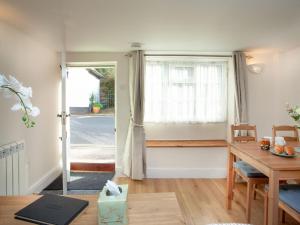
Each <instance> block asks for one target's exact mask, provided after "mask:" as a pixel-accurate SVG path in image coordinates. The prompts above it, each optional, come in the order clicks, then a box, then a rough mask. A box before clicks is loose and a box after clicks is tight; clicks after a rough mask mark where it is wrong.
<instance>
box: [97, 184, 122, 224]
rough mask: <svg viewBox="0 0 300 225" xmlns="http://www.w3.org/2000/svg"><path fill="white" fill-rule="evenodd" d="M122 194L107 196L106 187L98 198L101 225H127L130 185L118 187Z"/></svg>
mask: <svg viewBox="0 0 300 225" xmlns="http://www.w3.org/2000/svg"><path fill="white" fill-rule="evenodd" d="M118 186H119V187H120V188H121V189H122V192H121V194H120V195H119V196H109V195H107V193H108V192H107V191H108V190H107V188H106V187H104V188H103V190H102V191H101V192H100V194H99V198H98V216H99V217H98V223H99V225H125V224H128V218H127V193H128V185H127V184H126V185H118Z"/></svg>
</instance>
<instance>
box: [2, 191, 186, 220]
mask: <svg viewBox="0 0 300 225" xmlns="http://www.w3.org/2000/svg"><path fill="white" fill-rule="evenodd" d="M39 197H40V196H39V195H29V196H8V197H0V224H1V225H4V224H5V225H7V224H9V225H22V224H29V223H27V222H24V221H21V220H17V219H14V213H15V212H17V211H19V210H20V209H22V208H23V207H25V206H26V205H28V204H30V203H31V202H33V201H35V200H36V199H38V198H39ZM70 197H73V198H80V199H83V200H88V201H89V206H88V207H87V208H86V209H85V210H84V211H83V212H82V213H81V214H80V215H79V216H78V217H76V219H75V220H74V221H73V222H72V224H74V225H79V224H84V225H98V209H97V199H98V196H96V195H74V196H73V195H72V196H70ZM128 218H129V224H130V225H131V224H132V225H183V224H185V222H184V219H183V217H182V214H181V210H180V207H179V204H178V202H177V198H176V195H175V193H171V192H170V193H147V194H146V193H145V194H129V195H128Z"/></svg>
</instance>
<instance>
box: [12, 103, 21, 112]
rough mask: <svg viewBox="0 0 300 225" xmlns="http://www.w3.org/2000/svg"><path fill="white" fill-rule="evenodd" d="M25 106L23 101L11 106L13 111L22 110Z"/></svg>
mask: <svg viewBox="0 0 300 225" xmlns="http://www.w3.org/2000/svg"><path fill="white" fill-rule="evenodd" d="M22 108H23V107H22V105H21V103H16V104H14V105H13V106H12V107H11V110H12V111H18V110H21V109H22Z"/></svg>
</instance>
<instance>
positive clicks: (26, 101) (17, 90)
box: [0, 74, 40, 128]
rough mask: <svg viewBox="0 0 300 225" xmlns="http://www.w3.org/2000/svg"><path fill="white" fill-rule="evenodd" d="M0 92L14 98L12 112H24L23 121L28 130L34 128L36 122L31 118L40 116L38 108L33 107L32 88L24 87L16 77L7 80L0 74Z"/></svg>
mask: <svg viewBox="0 0 300 225" xmlns="http://www.w3.org/2000/svg"><path fill="white" fill-rule="evenodd" d="M0 91H3V95H4V97H7V98H9V97H12V96H14V98H15V99H16V101H17V103H15V104H14V105H13V106H12V107H11V110H12V111H18V110H21V111H23V113H24V115H23V117H22V120H23V122H24V124H25V126H26V127H27V128H30V127H34V125H35V122H34V121H32V120H31V119H30V117H29V116H33V117H36V116H38V115H39V114H40V110H39V108H38V107H35V106H33V105H32V103H31V101H30V98H31V97H32V89H31V87H24V86H23V85H22V83H20V82H19V81H18V80H17V79H16V78H15V77H13V76H9V78H8V79H7V78H6V77H5V76H4V75H1V74H0Z"/></svg>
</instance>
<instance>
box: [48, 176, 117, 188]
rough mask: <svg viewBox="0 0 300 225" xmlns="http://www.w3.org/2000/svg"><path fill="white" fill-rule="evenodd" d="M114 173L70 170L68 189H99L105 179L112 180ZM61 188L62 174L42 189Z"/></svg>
mask: <svg viewBox="0 0 300 225" xmlns="http://www.w3.org/2000/svg"><path fill="white" fill-rule="evenodd" d="M114 175H115V174H114V173H111V172H101V173H100V172H71V181H70V182H69V183H68V190H96V191H100V190H102V188H103V187H104V185H105V183H106V181H107V180H112V178H113V176H114ZM49 190H62V175H60V176H59V177H57V178H56V179H55V180H54V181H53V182H52V183H51V184H50V185H48V187H46V188H45V189H44V191H49Z"/></svg>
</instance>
